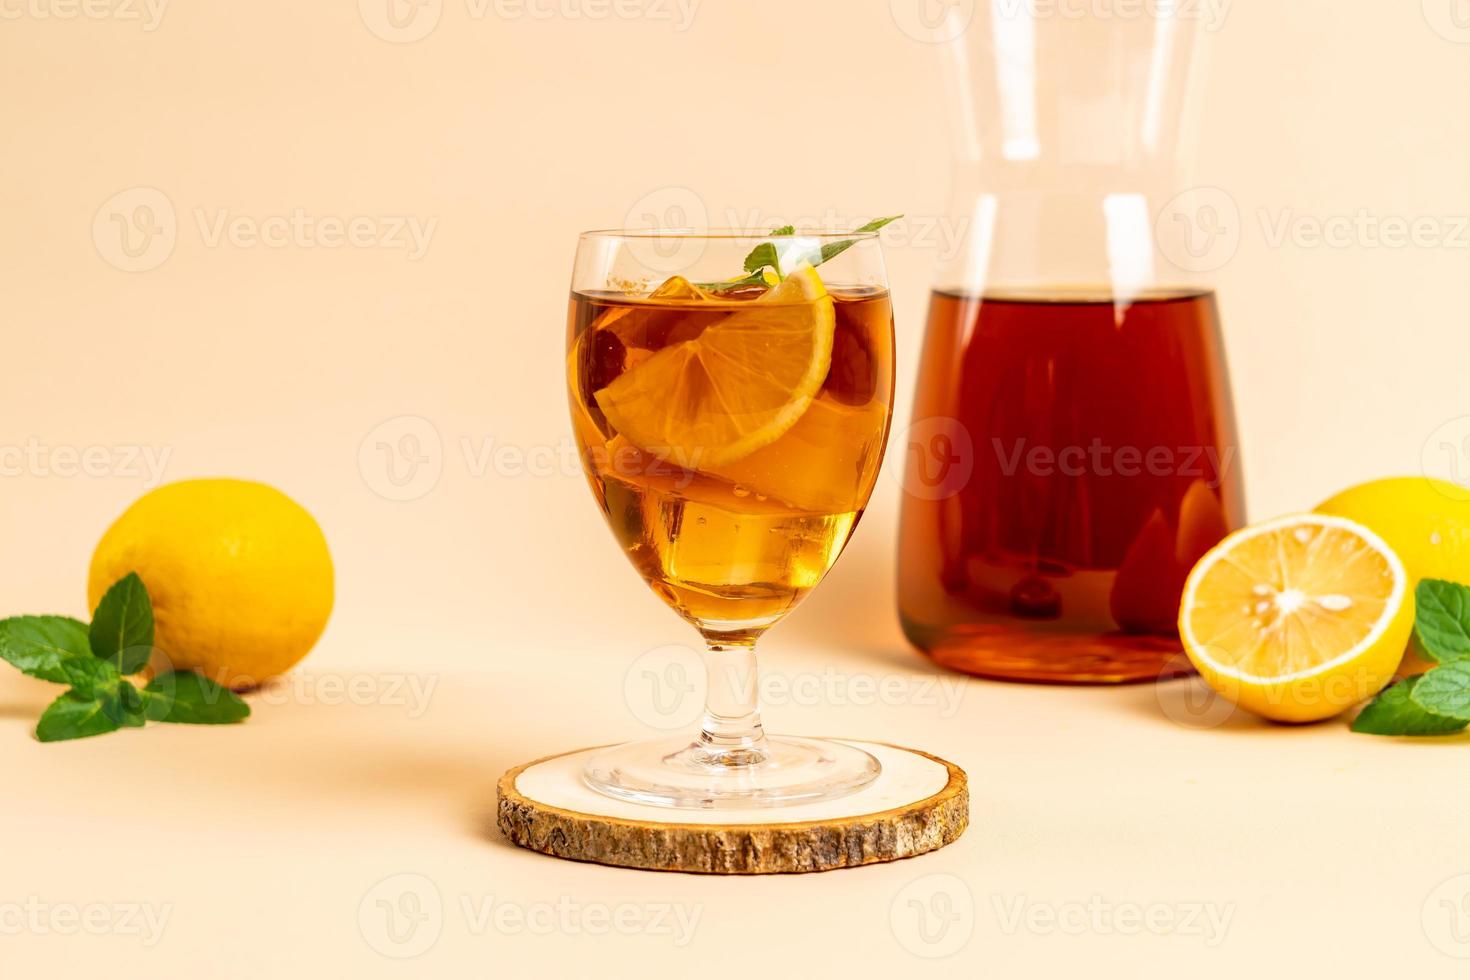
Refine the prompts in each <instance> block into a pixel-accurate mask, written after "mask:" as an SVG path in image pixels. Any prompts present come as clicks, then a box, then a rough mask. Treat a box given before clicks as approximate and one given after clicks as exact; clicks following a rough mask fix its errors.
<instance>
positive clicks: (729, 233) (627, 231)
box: [577, 228, 879, 242]
mask: <svg viewBox="0 0 1470 980" xmlns="http://www.w3.org/2000/svg"><path fill="white" fill-rule="evenodd" d="M577 237H578V238H609V239H614V238H644V239H651V238H659V239H678V240H698V239H704V240H707V241H745V242H763V241H781V240H783V239H790V238H818V239H823V240H830V239H849V238H850V239H853V240H855V241H867V240H869V239H875V238H877V237H879V236H878V232H876V231H831V230H827V229H823V230H821V231H802V230H800V229H797V231H796V233H795V234H793V235H772V234H770V233H769V232H767V233H760V232H752V231H750V230H748V229H742V228H708V229H705V230H704V231H697V230H695V229H693V228H594V229H591V230H590V231H584V232H582V233H581V234H580V235H578V236H577Z"/></svg>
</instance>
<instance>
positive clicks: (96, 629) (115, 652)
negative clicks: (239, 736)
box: [0, 573, 250, 742]
mask: <svg viewBox="0 0 1470 980" xmlns="http://www.w3.org/2000/svg"><path fill="white" fill-rule="evenodd" d="M153 625H154V624H153V606H152V604H151V603H150V602H149V600H148V590H147V588H145V587H144V585H143V580H142V579H140V578H139V577H138V576H137V575H136V574H131V573H130V574H128V575H127V576H125V577H124V578H121V579H119V580H118V581H116V582H114V583H113V584H112V587H111V588H109V589H108V590H107V592H106V594H105V595H103V597H102V601H101V602H99V603H98V604H97V612H96V613H95V614H94V616H93V617H92V625H91V626H90V627H89V626H88V625H87V624H86V623H83V622H81V621H79V620H75V619H70V618H68V617H66V616H16V617H13V618H11V619H5V620H0V660H4V661H6V662H7V663H9V664H12V665H13V666H15V667H17V668H19V669H20V670H22V671H24V672H25V673H27V674H29V675H31V676H32V677H37V678H40V679H41V680H43V681H51V682H52V683H55V684H68V685H70V686H71V689H70V690H69V691H67V692H66V693H65V694H63V695H61V697H59V698H57V699H56V700H55V701H53V702H51V706H50V707H48V708H47V709H46V711H45V712H44V713H43V714H42V715H41V720H40V721H39V722H38V723H37V724H36V738H38V739H40V740H41V741H42V742H60V741H64V740H66V739H73V738H87V737H89V736H92V735H104V734H106V733H107V732H115V731H117V730H118V729H119V728H141V727H142V726H143V725H145V724H147V722H148V721H149V719H152V720H154V721H171V722H178V723H182V724H188V725H227V724H230V723H232V722H237V721H243V720H244V719H245V718H248V717H249V716H250V706H249V705H248V704H246V703H245V702H244V701H242V700H240V698H239V697H238V696H236V695H235V693H234V692H233V691H228V690H226V689H225V688H223V687H220V686H219V685H218V684H216V683H215V682H214V681H211V680H209V679H208V678H205V677H201V676H199V675H198V674H195V673H192V672H189V671H182V672H178V673H170V674H162V675H160V676H158V677H155V678H153V680H151V681H150V682H149V683H148V686H147V687H146V688H145V689H143V690H142V691H140V690H138V689H137V688H136V687H134V686H133V684H132V682H130V681H129V680H127V679H126V678H125V677H124V676H123V675H124V674H135V673H137V672H138V671H140V670H142V669H143V668H144V667H145V666H147V664H148V660H149V658H150V656H151V654H152V653H153Z"/></svg>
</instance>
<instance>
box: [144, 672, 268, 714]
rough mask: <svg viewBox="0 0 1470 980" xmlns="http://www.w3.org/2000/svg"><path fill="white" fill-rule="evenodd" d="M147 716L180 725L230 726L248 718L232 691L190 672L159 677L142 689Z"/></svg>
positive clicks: (245, 705)
mask: <svg viewBox="0 0 1470 980" xmlns="http://www.w3.org/2000/svg"><path fill="white" fill-rule="evenodd" d="M143 701H144V705H145V707H146V710H147V712H148V717H149V718H151V719H152V720H154V721H171V722H174V723H175V724H180V725H229V724H233V723H235V722H237V721H244V720H245V719H246V718H248V717H250V705H248V704H246V703H245V702H244V701H242V700H241V699H240V697H239V695H237V694H235V692H234V691H230V690H227V689H226V688H223V687H221V686H220V685H218V684H216V683H215V682H214V681H212V680H210V679H209V678H207V677H201V676H200V675H199V674H196V673H194V672H192V671H177V672H175V673H171V674H160V675H159V676H158V677H155V678H153V680H152V681H150V682H149V684H148V686H147V687H146V688H144V689H143Z"/></svg>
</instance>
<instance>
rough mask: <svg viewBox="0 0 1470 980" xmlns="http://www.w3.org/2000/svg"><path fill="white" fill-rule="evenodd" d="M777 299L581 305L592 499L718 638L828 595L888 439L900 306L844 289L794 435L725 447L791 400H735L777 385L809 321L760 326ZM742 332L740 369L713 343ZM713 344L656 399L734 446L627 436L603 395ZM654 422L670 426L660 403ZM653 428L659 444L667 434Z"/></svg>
mask: <svg viewBox="0 0 1470 980" xmlns="http://www.w3.org/2000/svg"><path fill="white" fill-rule="evenodd" d="M671 282H672V281H671ZM766 292H767V291H766V290H764V289H761V288H758V287H757V288H747V289H743V290H735V291H730V292H724V293H718V294H715V293H708V292H705V291H703V290H697V289H694V288H691V287H689V286H688V284H687V283H676V284H673V285H672V286H671V284H670V283H665V284H664V285H663V286H661V287H659V288H658V289H656V290H653V291H651V292H649V293H644V294H636V293H621V292H612V291H608V292H574V293H573V294H572V297H571V307H570V313H569V327H568V329H569V333H570V336H569V341H570V345H569V349H570V350H571V352H572V353H571V357H572V360H573V362H572V364H570V365H569V372H568V373H569V379H570V384H571V392H570V394H571V402H572V414H573V418H574V421H575V429H576V435H577V440H578V444H579V448H580V449H581V451H582V454H583V457H584V462H585V466H586V471H587V475H588V479H589V482H590V483H591V485H592V489H593V492H594V494H595V495H596V497H597V500H598V503H599V504H600V505H601V506H602V509H603V511H604V513H605V514H606V516H607V519H608V523H609V525H610V526H611V527H612V530H613V532H614V534H615V535H616V536H617V538H618V541H619V543H620V544H621V545H622V547H623V549H624V551H625V552H626V554H627V555H628V557H629V559H630V560H631V561H632V562H633V564H634V566H635V567H636V568H637V569H638V571H639V572H640V573H641V574H642V575H643V577H644V579H645V580H647V582H648V583H649V585H650V586H651V587H652V588H653V589H654V591H655V592H657V593H658V594H659V595H660V596H661V597H662V598H663V599H664V600H665V601H666V602H668V603H669V605H671V606H672V607H673V608H674V609H676V610H677V611H678V612H679V613H680V614H681V615H682V616H684V617H685V618H686V619H688V620H690V621H691V622H693V623H694V624H695V625H696V626H699V627H701V628H702V629H704V630H705V631H706V632H708V633H716V634H720V633H726V634H739V633H742V632H751V631H756V632H758V631H759V630H760V629H761V628H763V627H765V626H768V625H769V624H771V623H773V622H775V621H776V620H777V619H779V618H780V617H781V616H782V615H783V614H784V613H785V612H787V611H788V610H789V609H791V607H793V606H794V605H795V604H796V603H797V602H799V601H800V600H801V598H802V597H803V596H804V595H805V594H806V593H807V592H808V591H810V590H811V589H812V588H813V587H814V586H815V585H816V584H817V582H818V581H820V580H821V578H822V576H823V575H824V574H825V573H826V572H827V570H828V568H830V567H831V565H832V563H833V562H834V561H835V560H836V558H837V555H838V554H839V553H840V552H841V550H842V548H843V546H844V545H845V544H846V542H847V539H848V537H849V535H850V534H851V533H852V530H853V528H854V526H855V525H856V524H857V521H858V518H859V517H860V516H861V514H862V510H863V507H864V505H865V503H866V501H867V499H868V494H869V493H870V492H871V490H872V487H873V483H874V481H875V479H876V474H877V471H878V466H879V462H880V460H881V458H882V455H883V447H884V441H885V438H886V435H887V420H888V417H889V404H890V401H891V399H892V393H893V324H892V311H891V306H890V303H889V298H888V294H887V292H886V291H884V290H878V289H868V290H840V289H837V288H835V287H834V288H833V289H832V291H831V310H832V317H831V324H830V330H831V340H830V352H829V353H826V354H825V355H824V360H825V361H826V364H825V367H824V368H822V367H819V368H818V370H819V371H824V374H823V375H822V376H821V377H820V378H817V379H815V380H816V382H817V386H816V390H815V394H814V395H813V396H812V397H811V399H810V401H809V403H807V404H805V405H804V406H798V409H799V411H796V412H795V414H794V419H788V420H786V421H785V422H782V423H781V424H787V422H789V427H788V428H785V430H784V431H783V432H782V433H781V434H780V435H779V436H777V437H776V438H775V439H774V440H773V441H769V442H768V443H766V444H764V445H758V446H756V447H755V448H751V446H750V445H745V446H742V447H737V448H736V449H734V450H729V449H728V448H727V447H728V445H729V442H730V435H729V434H728V433H729V432H734V433H740V432H742V431H743V422H742V419H743V417H746V416H748V417H750V418H759V419H761V420H763V421H764V420H765V419H766V418H767V416H768V415H769V414H770V411H769V410H772V406H773V403H774V402H775V401H777V400H779V399H780V398H782V397H786V392H784V391H783V390H782V389H781V387H780V386H779V385H777V386H775V390H774V391H773V392H771V393H768V394H757V395H752V396H750V398H751V400H753V402H754V403H753V404H746V403H742V404H739V405H735V406H732V405H730V404H727V403H726V399H725V396H724V395H722V392H723V393H729V392H732V391H738V392H740V393H745V392H748V391H750V390H752V386H751V385H749V384H746V383H745V382H746V380H747V375H748V373H749V372H751V371H754V372H756V373H761V372H763V371H765V368H764V367H762V366H761V364H760V361H761V356H762V354H763V353H764V352H765V351H766V350H767V348H769V349H770V350H772V351H773V352H775V353H779V351H780V349H781V347H782V344H783V335H784V331H786V329H787V321H788V320H794V321H795V322H798V323H800V322H803V318H804V317H805V316H806V315H807V314H806V312H805V310H804V309H803V308H801V307H800V306H791V307H789V308H787V309H786V310H785V312H783V311H782V309H781V307H780V305H779V304H776V305H775V306H767V307H766V308H765V309H762V310H760V311H758V312H759V314H760V316H759V317H757V318H753V317H752V314H751V311H752V310H755V309H756V304H758V303H766V302H767V301H768V300H769V298H770V297H769V296H767V295H766ZM740 330H744V331H745V333H746V334H748V336H745V337H743V338H742V340H741V345H742V346H740V347H739V350H741V351H749V352H750V353H751V357H750V358H749V359H746V360H745V361H743V362H742V359H741V358H739V357H736V358H733V359H731V358H729V357H727V356H726V355H725V354H724V353H722V352H721V351H720V350H719V345H717V344H716V343H715V340H716V339H717V338H721V337H725V338H727V339H728V336H729V335H730V333H732V332H735V331H740ZM701 344H703V347H704V348H705V349H706V356H705V358H704V359H703V360H701V361H699V362H697V363H693V362H691V363H686V364H685V365H684V370H683V371H682V372H681V373H679V374H677V375H676V377H677V378H678V379H679V380H678V381H677V382H676V383H674V384H672V385H671V386H670V387H669V388H668V389H667V390H663V391H661V392H659V396H660V397H665V398H666V399H667V405H666V406H665V407H666V408H667V409H668V410H669V412H670V413H671V414H683V415H686V416H690V415H692V416H699V415H705V416H710V417H713V418H715V419H717V420H718V421H719V422H720V423H722V428H721V429H720V431H721V432H722V433H725V434H722V435H720V436H718V437H716V436H713V435H712V436H710V437H709V438H708V440H707V442H708V444H705V443H703V442H700V441H699V440H695V441H694V442H693V443H692V444H690V443H689V442H688V441H686V442H685V443H684V444H682V445H657V444H652V443H658V442H661V441H664V440H660V439H657V438H650V437H648V436H647V435H641V434H635V433H629V432H623V431H620V430H619V427H618V426H617V425H616V424H615V423H614V422H613V421H612V420H610V418H609V415H608V412H607V411H605V410H604V406H603V404H600V403H599V396H600V393H605V392H609V391H617V390H618V388H616V387H614V386H615V384H616V383H617V382H618V380H619V379H620V378H622V377H623V376H624V375H625V374H626V373H628V372H632V371H635V370H638V369H639V368H640V367H641V366H642V365H645V364H647V363H649V362H650V361H651V360H652V359H653V358H654V357H656V356H658V355H660V354H661V353H662V354H663V357H662V358H661V360H663V361H668V360H669V359H670V358H672V357H674V356H676V355H677V354H679V353H681V352H684V351H689V350H695V351H697V350H698V349H699V348H700V346H701ZM676 348H677V349H678V350H677V351H676V350H675V349H676ZM708 351H714V353H708ZM664 352H670V353H664ZM775 353H773V356H775ZM709 375H714V376H715V377H714V378H713V379H711V378H710V377H709ZM711 380H713V382H714V384H713V385H711V386H710V388H711V390H706V387H705V385H706V383H707V382H710V381H711ZM766 380H767V381H769V378H767V379H766ZM601 397H602V400H603V401H604V402H606V400H607V395H605V394H603V395H601ZM646 408H647V409H648V410H649V411H653V412H657V411H658V405H657V402H656V401H655V402H654V403H653V404H651V405H648V406H646ZM651 424H652V425H653V426H654V428H655V430H656V428H657V420H653V422H652V423H651ZM748 427H752V428H753V427H754V424H753V423H752V424H751V426H748ZM640 435H641V438H640ZM630 436H631V437H630ZM640 442H641V443H642V444H640ZM755 442H757V443H758V442H760V438H756V439H755ZM731 457H733V458H731Z"/></svg>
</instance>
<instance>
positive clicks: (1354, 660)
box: [1179, 514, 1414, 722]
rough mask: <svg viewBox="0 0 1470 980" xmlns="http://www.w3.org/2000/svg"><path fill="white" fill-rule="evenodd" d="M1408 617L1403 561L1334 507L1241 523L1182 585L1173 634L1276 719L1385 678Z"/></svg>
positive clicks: (1306, 717) (1240, 700)
mask: <svg viewBox="0 0 1470 980" xmlns="http://www.w3.org/2000/svg"><path fill="white" fill-rule="evenodd" d="M1413 625H1414V599H1413V594H1412V593H1411V592H1410V591H1409V587H1408V576H1407V575H1406V574H1405V572H1404V566H1403V563H1402V562H1401V561H1399V558H1398V556H1397V555H1395V554H1394V553H1393V550H1392V549H1391V548H1389V546H1388V545H1387V544H1386V543H1384V541H1383V539H1382V538H1380V537H1379V536H1378V535H1376V534H1374V533H1373V532H1372V531H1370V530H1368V529H1367V528H1366V527H1364V526H1363V525H1361V524H1358V523H1356V522H1354V521H1350V520H1347V519H1346V518H1341V517H1329V516H1326V515H1322V514H1302V515H1298V516H1294V517H1283V518H1280V519H1279V520H1275V521H1270V522H1267V523H1265V524H1258V525H1256V526H1254V527H1248V528H1245V529H1243V530H1240V531H1237V532H1235V533H1234V534H1232V535H1230V536H1229V537H1227V538H1226V539H1225V540H1224V541H1222V542H1220V544H1218V545H1217V546H1216V547H1215V548H1214V549H1213V550H1211V551H1210V552H1209V553H1208V554H1206V555H1205V556H1204V557H1203V558H1201V559H1200V561H1199V564H1198V565H1196V566H1195V567H1194V571H1192V572H1191V573H1190V574H1189V579H1188V580H1187V581H1186V583H1185V585H1184V595H1183V599H1182V601H1181V603H1180V610H1179V636H1180V639H1181V640H1182V641H1183V643H1184V649H1185V651H1186V652H1187V653H1188V654H1189V659H1190V660H1191V661H1193V663H1194V665H1195V667H1196V668H1197V669H1198V670H1199V672H1200V675H1201V676H1202V677H1204V679H1205V681H1206V682H1207V683H1209V685H1210V686H1211V687H1212V688H1214V689H1215V690H1216V691H1217V692H1218V693H1220V694H1221V695H1222V696H1224V697H1226V698H1227V699H1229V700H1231V701H1233V702H1235V703H1236V704H1239V705H1241V706H1242V707H1244V708H1248V709H1250V710H1251V711H1254V712H1256V713H1257V714H1259V715H1264V716H1265V717H1267V718H1273V719H1275V720H1277V721H1298V722H1301V721H1316V720H1318V719H1321V718H1328V717H1331V716H1332V715H1335V714H1338V713H1339V712H1341V711H1344V710H1346V709H1347V708H1349V707H1351V706H1352V705H1354V704H1357V703H1358V702H1359V701H1362V700H1363V699H1365V698H1368V697H1371V696H1372V695H1373V694H1376V693H1377V692H1378V691H1379V690H1381V689H1382V688H1383V687H1384V686H1385V685H1386V684H1388V682H1389V681H1390V680H1392V679H1393V676H1394V671H1395V670H1396V669H1397V668H1398V664H1399V660H1400V658H1401V657H1402V656H1403V653H1404V645H1405V644H1406V643H1407V642H1408V638H1409V631H1410V630H1411V629H1412V628H1413Z"/></svg>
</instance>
